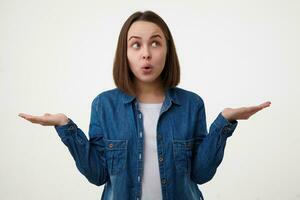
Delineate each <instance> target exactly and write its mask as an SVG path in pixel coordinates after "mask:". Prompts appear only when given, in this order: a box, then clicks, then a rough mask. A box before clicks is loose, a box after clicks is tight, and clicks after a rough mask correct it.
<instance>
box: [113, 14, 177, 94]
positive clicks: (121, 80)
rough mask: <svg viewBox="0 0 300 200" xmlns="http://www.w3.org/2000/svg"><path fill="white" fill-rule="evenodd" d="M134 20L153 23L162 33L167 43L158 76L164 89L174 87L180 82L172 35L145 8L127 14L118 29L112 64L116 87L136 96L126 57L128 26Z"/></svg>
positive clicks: (159, 20) (132, 75)
mask: <svg viewBox="0 0 300 200" xmlns="http://www.w3.org/2000/svg"><path fill="white" fill-rule="evenodd" d="M136 21H147V22H152V23H155V24H156V25H157V26H159V27H160V29H161V30H162V32H163V33H164V36H165V38H166V44H167V54H166V62H165V66H164V69H163V71H162V72H161V74H160V78H161V80H162V84H163V88H164V89H165V90H166V89H169V88H172V87H176V86H177V85H178V84H179V82H180V66H179V61H178V57H177V53H176V49H175V44H174V41H173V37H172V35H171V32H170V30H169V28H168V26H167V24H166V23H165V22H164V20H163V19H162V18H161V17H160V16H158V15H157V14H156V13H154V12H152V11H150V10H147V11H145V12H140V11H137V12H135V13H133V14H132V15H131V16H129V18H128V19H127V20H126V21H125V23H124V24H123V27H122V29H121V31H120V34H119V39H118V44H117V49H116V53H115V58H114V64H113V78H114V82H115V84H116V86H117V88H119V89H120V90H121V91H123V92H125V93H126V94H128V95H131V96H136V92H135V86H134V74H133V73H132V71H131V69H130V67H129V64H128V59H127V34H128V30H129V28H130V26H131V25H132V24H133V23H134V22H136Z"/></svg>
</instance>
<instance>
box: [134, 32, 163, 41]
mask: <svg viewBox="0 0 300 200" xmlns="http://www.w3.org/2000/svg"><path fill="white" fill-rule="evenodd" d="M155 37H159V38H160V39H161V36H160V35H159V34H155V35H152V36H151V37H150V39H151V38H155ZM132 38H138V39H141V37H139V36H131V37H130V38H129V39H128V41H129V40H131V39H132Z"/></svg>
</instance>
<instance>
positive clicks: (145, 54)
mask: <svg viewBox="0 0 300 200" xmlns="http://www.w3.org/2000/svg"><path fill="white" fill-rule="evenodd" d="M142 58H143V59H146V60H149V59H150V58H151V53H150V51H149V49H148V48H147V47H145V48H144V50H143V52H142Z"/></svg>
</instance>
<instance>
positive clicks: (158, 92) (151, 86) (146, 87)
mask: <svg viewBox="0 0 300 200" xmlns="http://www.w3.org/2000/svg"><path fill="white" fill-rule="evenodd" d="M135 85H136V93H137V98H138V100H139V101H140V102H144V103H161V102H163V99H164V96H165V91H164V88H163V86H162V84H161V82H160V81H157V82H153V83H145V82H140V81H137V80H136V81H135Z"/></svg>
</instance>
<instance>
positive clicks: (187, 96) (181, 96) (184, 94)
mask: <svg viewBox="0 0 300 200" xmlns="http://www.w3.org/2000/svg"><path fill="white" fill-rule="evenodd" d="M173 90H174V91H175V93H176V98H178V100H179V101H180V102H182V103H183V102H186V101H188V102H190V103H193V104H204V101H203V98H202V97H201V96H200V95H198V94H197V93H196V92H193V91H191V90H187V89H183V88H179V87H175V88H173Z"/></svg>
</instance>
